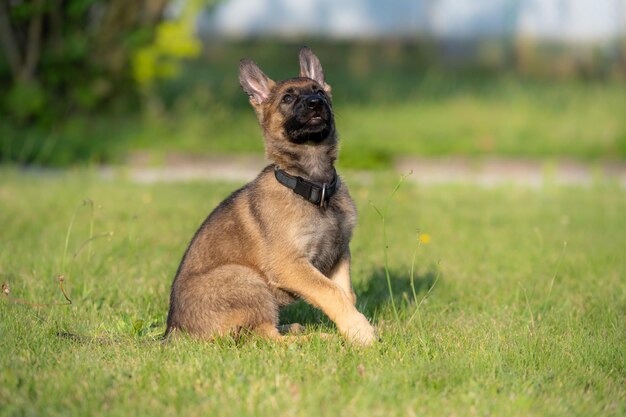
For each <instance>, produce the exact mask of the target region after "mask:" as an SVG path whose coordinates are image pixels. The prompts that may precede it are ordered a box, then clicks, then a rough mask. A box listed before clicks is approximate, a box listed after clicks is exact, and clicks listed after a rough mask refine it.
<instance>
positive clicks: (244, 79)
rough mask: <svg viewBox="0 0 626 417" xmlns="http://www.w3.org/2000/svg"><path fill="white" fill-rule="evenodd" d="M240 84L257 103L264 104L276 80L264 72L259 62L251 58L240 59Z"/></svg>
mask: <svg viewBox="0 0 626 417" xmlns="http://www.w3.org/2000/svg"><path fill="white" fill-rule="evenodd" d="M239 84H240V85H241V88H243V91H245V92H246V94H248V95H249V96H250V100H251V101H254V103H256V104H263V102H265V100H267V99H268V97H269V96H270V92H271V91H272V88H274V85H275V83H274V81H272V80H271V79H269V78H268V77H267V75H265V74H263V71H261V69H260V68H259V67H258V66H257V64H255V63H254V62H253V61H250V60H249V59H242V60H241V61H239ZM254 103H253V104H254Z"/></svg>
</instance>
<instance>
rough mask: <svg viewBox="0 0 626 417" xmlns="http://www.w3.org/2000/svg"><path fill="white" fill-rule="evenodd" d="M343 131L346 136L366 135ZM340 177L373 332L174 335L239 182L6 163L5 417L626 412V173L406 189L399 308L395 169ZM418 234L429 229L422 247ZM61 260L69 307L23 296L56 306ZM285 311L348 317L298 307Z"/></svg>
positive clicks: (314, 325)
mask: <svg viewBox="0 0 626 417" xmlns="http://www.w3.org/2000/svg"><path fill="white" fill-rule="evenodd" d="M452 112H454V110H452ZM348 113H349V112H348ZM402 114H403V112H402V111H401V112H400V115H398V114H396V115H395V116H389V117H390V118H393V117H409V116H408V113H407V114H405V115H404V116H402ZM343 117H344V120H343V121H342V122H341V123H347V122H348V119H350V118H351V117H353V116H352V115H351V114H347V115H344V116H343ZM546 120H547V119H546ZM416 126H417V122H416ZM345 137H346V146H348V144H349V143H350V141H352V140H356V139H352V138H350V136H349V135H346V136H345ZM368 140H372V139H368ZM347 181H348V183H349V184H350V186H351V190H352V194H353V196H354V198H355V200H356V202H357V205H358V208H359V210H360V218H359V225H358V228H357V230H356V234H355V237H354V240H353V245H352V249H353V276H354V282H355V288H356V292H357V295H358V297H359V303H358V304H359V308H360V309H361V310H362V311H363V312H364V313H365V314H366V315H367V316H368V317H370V318H371V320H372V322H373V323H374V324H375V326H376V327H377V328H378V330H379V332H380V335H381V341H380V342H379V343H378V344H376V345H375V346H374V347H372V348H370V349H356V348H352V347H350V346H347V345H345V343H344V342H343V341H342V340H341V339H340V338H339V337H337V338H335V339H331V340H320V339H318V338H313V339H312V340H310V341H307V342H303V343H297V344H286V345H282V344H275V343H267V342H263V341H258V340H253V339H245V340H242V341H239V342H237V343H235V342H233V341H228V340H224V341H222V342H220V343H214V344H206V343H201V342H197V341H191V340H182V341H179V342H178V343H174V344H169V345H165V346H163V345H162V344H161V343H160V342H159V341H158V336H159V335H160V334H161V333H162V331H163V330H164V322H165V317H166V312H167V302H168V291H169V286H170V283H171V279H172V277H173V274H174V272H175V270H176V267H177V264H178V261H179V260H180V257H181V255H182V253H183V251H184V249H185V246H186V244H187V242H188V240H189V239H190V237H191V236H192V234H193V232H194V231H195V228H196V227H197V226H198V225H199V224H200V222H201V221H202V220H203V218H204V216H205V215H206V214H207V213H208V212H209V211H210V210H211V209H212V207H214V206H215V205H216V204H217V203H218V202H219V201H220V200H221V199H222V198H224V197H225V196H226V195H227V194H228V193H229V192H230V191H232V190H233V189H234V188H235V187H236V185H235V184H213V183H183V184H154V185H138V184H133V183H130V182H127V181H125V180H119V179H115V180H103V179H99V178H97V177H96V176H95V175H93V174H91V173H89V172H86V171H82V170H78V171H74V172H70V173H67V174H63V175H60V176H58V177H54V178H46V177H44V176H36V175H25V174H23V173H18V172H15V171H12V170H8V169H3V170H2V171H0V225H1V227H0V281H3V282H7V283H8V284H9V286H10V297H11V298H12V300H14V301H11V300H9V299H7V298H6V297H5V298H4V299H1V300H0V352H2V355H0V415H7V416H8V415H85V416H96V415H107V416H110V415H114V416H129V415H130V416H144V415H145V416H155V415H189V416H193V415H211V416H243V415H254V416H272V417H275V416H347V415H359V416H385V417H386V416H414V415H417V416H419V415H427V416H450V415H458V416H461V415H476V416H482V415H501V416H505V415H506V416H529V415H532V416H544V415H553V416H564V415H568V416H585V417H587V416H621V415H624V413H626V389H625V388H624V387H625V386H626V348H625V347H624V346H625V344H624V341H625V340H626V326H625V322H624V317H625V313H626V281H625V274H626V264H625V263H624V249H623V248H624V247H626V234H624V230H626V216H624V213H625V212H626V198H625V193H624V190H623V189H622V188H618V186H613V185H610V184H603V185H602V184H598V185H596V186H593V187H591V188H559V187H551V186H546V187H544V188H540V189H528V188H523V187H517V186H512V187H501V188H494V189H482V188H478V187H475V186H463V187H461V186H436V187H418V186H414V185H411V184H404V185H403V186H402V188H400V190H399V192H398V193H397V194H396V195H395V197H394V200H393V202H392V204H391V205H390V208H389V212H388V218H387V231H388V236H389V256H390V258H389V268H390V276H391V282H392V286H393V290H394V293H395V297H396V299H395V300H396V301H395V302H396V305H397V308H398V317H396V316H395V314H394V312H393V310H392V308H391V305H390V302H389V300H390V298H389V293H388V291H387V282H386V280H385V274H384V272H383V269H382V266H383V256H382V254H383V243H382V233H381V231H382V230H381V222H380V219H379V218H378V216H377V214H376V212H375V211H374V209H373V208H372V207H371V206H370V204H369V201H370V200H373V203H375V204H376V205H377V206H378V207H382V206H383V205H384V200H385V198H386V196H387V195H388V194H389V193H390V192H391V190H392V189H393V187H394V185H395V184H396V181H397V178H395V176H394V175H390V174H387V173H385V172H381V173H379V174H376V175H375V176H374V177H373V181H372V182H371V183H368V184H365V183H364V182H361V180H359V178H358V177H356V176H352V175H348V176H347ZM87 199H88V200H87ZM84 201H87V203H83V202H84ZM89 202H93V214H92V205H91V204H90V203H89ZM92 224H93V228H92V226H91V225H92ZM418 229H419V230H420V231H421V232H422V233H427V234H428V235H429V236H430V238H431V239H430V242H428V243H422V244H421V245H419V247H418V246H417V230H418ZM90 236H91V237H92V238H93V239H92V240H88V239H89V237H90ZM66 242H67V244H66ZM414 254H415V267H414V274H413V275H414V284H415V289H416V293H415V297H414V295H413V292H412V290H411V285H410V281H411V280H410V276H411V273H410V271H411V264H412V260H413V256H414ZM59 274H63V275H64V276H65V281H64V286H65V289H66V290H67V293H68V296H69V297H70V298H71V300H72V302H73V303H72V305H70V306H48V307H41V308H34V307H31V306H28V305H25V304H24V303H21V302H16V301H15V300H16V299H21V300H24V301H28V302H34V303H51V302H56V303H60V304H63V303H64V302H65V300H64V298H63V296H62V294H61V292H60V291H59V289H58V286H57V281H56V279H55V277H56V276H58V275H59ZM415 298H416V300H415ZM418 306H419V307H418ZM283 320H284V321H291V320H298V321H300V322H302V323H304V324H307V325H308V326H309V330H308V332H310V333H317V332H320V331H326V332H331V333H334V332H335V329H334V327H333V326H332V324H330V323H329V322H328V321H327V320H326V319H325V318H324V317H323V316H322V315H321V314H320V313H319V312H317V311H315V310H314V309H312V308H310V307H308V306H306V305H304V304H299V305H296V306H293V307H291V308H290V309H289V310H288V311H286V313H285V314H283ZM63 333H71V334H73V335H76V336H75V337H67V335H66V336H62V334H63Z"/></svg>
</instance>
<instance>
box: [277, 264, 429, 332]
mask: <svg viewBox="0 0 626 417" xmlns="http://www.w3.org/2000/svg"><path fill="white" fill-rule="evenodd" d="M437 277H439V278H437ZM389 278H390V281H391V288H392V290H393V296H394V301H395V304H396V307H397V309H398V310H399V312H401V311H403V310H406V309H411V308H412V307H413V306H414V305H415V300H414V299H413V291H412V289H411V280H410V275H409V273H408V272H400V271H389ZM438 279H439V280H441V276H440V272H439V269H438V267H437V266H436V265H433V266H431V267H430V268H429V269H428V270H427V271H425V272H423V273H421V274H415V277H414V283H415V294H416V295H417V302H418V303H419V302H420V300H421V299H422V298H423V297H424V296H426V294H427V293H428V291H429V290H430V289H431V288H433V286H434V285H435V282H436V281H437V280H438ZM354 291H355V292H356V296H357V308H358V309H359V311H361V312H362V313H363V314H365V316H366V317H368V318H370V319H372V318H373V319H375V320H378V318H380V317H381V316H387V315H389V314H390V312H391V311H392V306H391V298H390V296H389V287H388V285H387V277H386V275H385V271H384V270H383V269H377V270H375V271H374V272H372V273H371V274H370V276H369V277H368V278H367V279H365V280H364V281H362V282H358V283H355V287H354ZM391 314H393V313H391ZM280 322H281V324H286V323H300V324H303V325H307V324H308V325H331V322H330V320H329V319H328V317H326V315H324V313H322V312H321V311H320V310H318V309H316V308H314V307H312V306H311V305H309V304H307V303H306V302H304V301H302V300H301V301H298V302H297V303H294V304H292V305H290V306H287V307H285V308H283V309H282V310H281V312H280Z"/></svg>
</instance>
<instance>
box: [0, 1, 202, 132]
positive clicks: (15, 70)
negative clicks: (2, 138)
mask: <svg viewBox="0 0 626 417" xmlns="http://www.w3.org/2000/svg"><path fill="white" fill-rule="evenodd" d="M169 3H173V5H174V7H173V9H175V8H176V7H178V11H179V13H178V15H179V16H176V17H181V18H179V19H170V20H164V16H165V14H166V13H165V12H166V7H167V6H168V4H169ZM202 4H204V2H203V1H201V0H188V1H182V2H181V1H175V2H169V1H168V0H136V1H135V0H133V1H127V0H0V45H1V46H2V49H3V51H4V54H3V55H4V58H5V61H6V62H5V63H3V62H0V88H3V89H4V90H5V91H7V94H6V95H5V99H4V100H3V102H2V103H0V105H2V106H4V107H5V109H6V110H7V111H8V113H9V114H10V115H12V116H13V118H14V119H17V120H18V121H21V122H24V121H29V120H37V121H42V120H45V119H46V118H47V119H51V118H57V117H58V116H59V115H65V114H67V113H73V112H75V111H77V110H87V111H88V110H92V109H94V108H95V107H96V106H98V105H101V104H103V103H107V102H109V103H111V102H115V99H119V98H120V97H122V98H128V97H132V96H133V93H134V92H135V91H136V88H135V87H136V82H139V83H141V84H142V85H145V84H147V83H149V82H150V80H151V79H153V78H155V77H159V76H163V75H167V74H172V73H173V72H175V68H176V66H175V62H174V59H176V58H181V57H186V56H190V55H194V54H196V53H198V52H199V47H198V46H197V45H196V43H195V42H196V41H195V39H194V30H193V27H194V23H195V21H194V18H193V15H192V14H193V13H194V12H196V11H198V10H199V8H200V7H201V5H202ZM153 41H154V43H152V42H153Z"/></svg>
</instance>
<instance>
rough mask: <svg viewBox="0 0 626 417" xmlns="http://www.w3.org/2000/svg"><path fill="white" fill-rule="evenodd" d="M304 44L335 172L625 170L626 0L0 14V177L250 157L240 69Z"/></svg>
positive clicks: (191, 5)
mask: <svg viewBox="0 0 626 417" xmlns="http://www.w3.org/2000/svg"><path fill="white" fill-rule="evenodd" d="M302 45H308V46H310V47H311V48H312V49H313V50H314V51H315V53H316V54H317V55H318V57H319V58H320V59H321V61H322V64H323V66H324V69H325V72H326V77H327V81H328V82H329V83H330V84H331V85H332V86H333V98H334V103H335V110H336V114H337V124H338V128H339V132H340V135H341V143H342V154H341V160H340V164H341V165H342V166H344V167H350V168H359V169H377V168H386V167H390V166H391V165H392V164H393V162H394V160H396V159H397V158H398V157H401V156H403V157H406V156H416V157H432V156H438V157H439V156H459V155H462V156H476V157H515V158H538V159H546V158H547V159H550V158H573V159H577V160H582V161H594V160H602V161H606V160H611V161H622V160H623V159H624V158H626V116H624V114H626V111H625V110H626V89H625V88H624V87H625V86H626V0H476V1H471V2H468V1H462V0H390V1H385V2H379V1H376V0H344V1H331V0H300V1H298V2H294V1H289V0H222V1H217V0H215V1H211V0H169V1H168V0H137V1H130V2H129V1H127V0H109V1H105V0H0V46H1V47H2V54H1V55H0V89H1V91H2V92H1V93H0V162H2V163H5V164H8V163H10V164H20V165H23V164H28V165H45V166H61V167H65V166H71V165H76V164H79V165H84V164H87V165H91V164H102V163H106V164H116V163H123V162H125V161H128V160H131V159H132V158H134V157H137V155H140V156H141V158H143V159H147V160H149V161H151V163H154V164H159V163H160V161H163V160H164V159H165V158H166V157H167V156H168V155H172V154H177V155H193V156H220V155H232V154H261V153H262V149H263V143H262V140H261V136H260V130H259V128H258V126H257V124H256V119H255V117H254V114H253V112H252V111H251V109H250V108H249V104H248V102H247V98H246V96H245V94H244V93H243V92H241V90H240V87H239V83H238V78H237V76H238V74H237V70H238V62H239V59H241V58H243V57H248V58H251V59H253V60H254V61H256V62H257V63H258V64H259V65H260V66H261V68H263V70H264V71H265V72H266V73H267V74H268V75H269V76H270V77H272V78H274V79H280V78H284V77H289V76H294V75H297V71H298V63H297V52H298V49H299V48H300V47H301V46H302Z"/></svg>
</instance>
